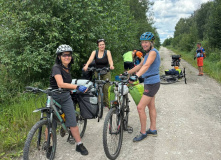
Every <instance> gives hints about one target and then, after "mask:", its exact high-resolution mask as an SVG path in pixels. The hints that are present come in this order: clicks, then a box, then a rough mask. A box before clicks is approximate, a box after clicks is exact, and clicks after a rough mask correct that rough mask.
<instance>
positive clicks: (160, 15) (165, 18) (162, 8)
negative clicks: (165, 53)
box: [150, 0, 211, 43]
mask: <svg viewBox="0 0 221 160" xmlns="http://www.w3.org/2000/svg"><path fill="white" fill-rule="evenodd" d="M150 1H152V2H154V5H153V7H152V11H153V12H154V26H155V27H156V28H157V31H158V33H159V36H160V40H161V43H163V41H164V40H165V39H166V38H169V37H173V33H174V30H175V26H176V23H177V22H178V21H179V19H180V18H186V17H189V16H190V15H191V14H192V13H193V12H194V11H195V10H197V9H199V8H200V6H201V4H202V3H205V2H208V1H211V0H150Z"/></svg>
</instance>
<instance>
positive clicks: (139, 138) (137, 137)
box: [133, 132, 147, 142]
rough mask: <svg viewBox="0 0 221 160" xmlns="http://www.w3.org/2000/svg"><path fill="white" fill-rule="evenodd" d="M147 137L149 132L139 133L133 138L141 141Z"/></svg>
mask: <svg viewBox="0 0 221 160" xmlns="http://www.w3.org/2000/svg"><path fill="white" fill-rule="evenodd" d="M146 137H147V134H143V133H141V132H140V134H139V135H137V136H136V137H135V138H134V139H133V142H138V141H141V140H143V139H144V138H146Z"/></svg>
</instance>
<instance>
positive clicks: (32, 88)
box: [25, 86, 35, 91]
mask: <svg viewBox="0 0 221 160" xmlns="http://www.w3.org/2000/svg"><path fill="white" fill-rule="evenodd" d="M25 89H26V90H29V91H33V90H34V89H35V88H34V87H31V86H26V87H25Z"/></svg>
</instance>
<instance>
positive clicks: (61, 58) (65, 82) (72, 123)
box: [50, 45, 88, 155]
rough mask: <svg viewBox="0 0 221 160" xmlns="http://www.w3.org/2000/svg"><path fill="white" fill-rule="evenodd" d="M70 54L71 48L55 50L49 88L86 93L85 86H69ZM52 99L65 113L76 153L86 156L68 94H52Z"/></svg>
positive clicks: (60, 47) (63, 47)
mask: <svg viewBox="0 0 221 160" xmlns="http://www.w3.org/2000/svg"><path fill="white" fill-rule="evenodd" d="M72 52H73V51H72V48H71V47H70V46H69V45H61V46H59V47H58V48H57V51H56V54H57V57H56V63H55V65H54V66H53V67H52V73H51V76H50V86H51V88H52V89H58V88H67V89H72V90H74V89H77V90H79V91H80V92H85V91H87V87H85V86H77V85H73V84H71V81H72V77H71V73H70V68H71V64H72V63H73V58H72ZM52 97H53V99H54V100H55V101H57V102H58V103H59V104H60V105H61V107H62V110H63V112H64V113H65V125H66V126H67V127H70V130H71V133H72V135H73V137H74V139H75V141H76V142H77V146H76V151H77V152H80V153H81V154H82V155H87V154H88V151H87V149H86V148H85V147H84V145H83V143H82V142H81V138H80V133H79V129H78V126H77V122H76V116H75V109H74V104H73V101H72V99H71V95H70V92H69V91H66V92H62V93H54V95H53V96H52Z"/></svg>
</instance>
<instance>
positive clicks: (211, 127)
mask: <svg viewBox="0 0 221 160" xmlns="http://www.w3.org/2000/svg"><path fill="white" fill-rule="evenodd" d="M172 54H174V53H173V52H172V51H170V50H168V49H166V48H164V47H161V48H160V55H161V70H164V69H170V68H171V66H170V64H171V55H172ZM183 67H185V68H186V72H187V83H188V84H187V85H186V84H184V82H183V81H181V82H178V83H175V84H170V85H161V87H160V90H159V92H158V93H157V95H156V108H157V113H158V117H157V128H158V137H147V138H146V139H145V140H143V141H141V142H138V143H133V142H132V139H133V138H134V137H135V136H136V135H137V134H138V133H139V131H140V123H139V117H138V113H137V110H136V105H135V103H134V102H133V101H132V100H131V102H130V108H131V113H130V117H129V125H130V126H132V127H133V129H134V132H133V133H132V134H129V133H127V132H124V138H123V145H122V148H121V152H120V155H119V157H118V159H119V160H136V159H145V160H218V159H220V160H221V85H220V84H219V83H217V82H216V81H215V80H213V79H212V78H210V77H208V76H207V75H206V74H205V76H203V77H199V76H197V74H198V72H197V69H195V68H194V67H192V66H191V65H190V64H188V63H187V62H186V61H184V60H181V69H182V68H183ZM146 111H148V110H146ZM107 112H108V110H107V109H105V110H104V117H105V116H106V113H107ZM103 119H104V118H103ZM103 119H102V120H101V121H100V122H99V123H98V122H97V120H89V121H88V125H87V129H86V133H85V136H84V137H83V139H82V141H83V143H84V144H85V146H86V147H87V149H88V150H89V155H88V156H81V155H80V154H79V153H77V152H75V145H71V144H69V143H67V142H66V138H67V136H65V137H64V138H61V137H60V136H59V135H58V146H57V152H56V158H55V159H56V160H61V159H62V160H72V159H73V160H87V159H88V160H105V159H107V158H106V155H105V153H104V150H103V143H102V131H103V123H104V121H103ZM148 125H149V120H148Z"/></svg>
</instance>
